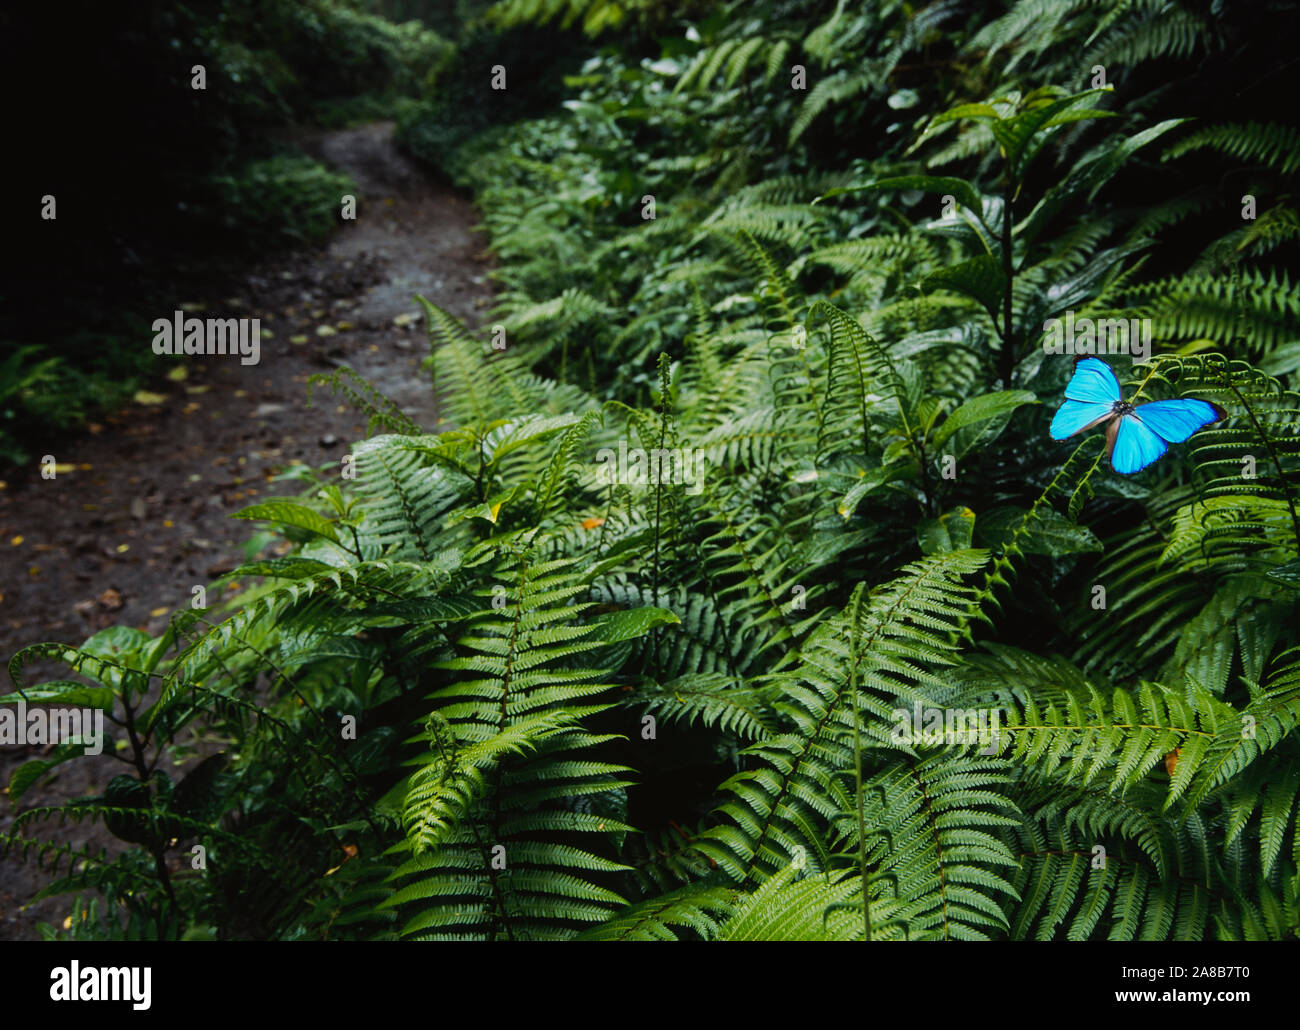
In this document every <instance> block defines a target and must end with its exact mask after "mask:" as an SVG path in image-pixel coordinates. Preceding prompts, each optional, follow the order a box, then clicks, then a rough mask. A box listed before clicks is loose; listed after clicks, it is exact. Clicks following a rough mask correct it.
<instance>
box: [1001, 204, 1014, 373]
mask: <svg viewBox="0 0 1300 1030" xmlns="http://www.w3.org/2000/svg"><path fill="white" fill-rule="evenodd" d="M1014 208H1015V199H1014V197H1013V196H1012V192H1011V184H1010V183H1008V184H1007V193H1006V197H1005V199H1004V200H1003V202H1002V388H1003V389H1004V390H1010V389H1011V376H1012V374H1013V373H1014V372H1015V369H1016V341H1015V338H1014V336H1013V334H1012V330H1011V286H1012V283H1013V282H1014V281H1015V269H1014V268H1013V267H1012V263H1011V222H1012V211H1013V210H1014Z"/></svg>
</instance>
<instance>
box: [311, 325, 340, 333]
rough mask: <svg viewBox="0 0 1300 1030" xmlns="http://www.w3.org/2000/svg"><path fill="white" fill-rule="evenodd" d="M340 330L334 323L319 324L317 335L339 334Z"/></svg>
mask: <svg viewBox="0 0 1300 1030" xmlns="http://www.w3.org/2000/svg"><path fill="white" fill-rule="evenodd" d="M338 334H339V331H338V330H337V329H335V328H334V327H333V326H332V325H318V326H317V327H316V335H317V336H338Z"/></svg>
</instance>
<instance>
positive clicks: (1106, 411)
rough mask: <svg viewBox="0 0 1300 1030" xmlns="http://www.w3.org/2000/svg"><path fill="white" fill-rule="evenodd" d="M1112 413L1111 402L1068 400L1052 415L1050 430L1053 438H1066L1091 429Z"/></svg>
mask: <svg viewBox="0 0 1300 1030" xmlns="http://www.w3.org/2000/svg"><path fill="white" fill-rule="evenodd" d="M1110 414H1111V406H1110V405H1109V404H1091V403H1087V402H1085V401H1066V402H1065V403H1064V404H1062V405H1061V406H1060V407H1059V408H1058V409H1057V410H1056V414H1055V415H1054V416H1053V417H1052V426H1051V429H1050V430H1049V432H1050V433H1051V434H1052V439H1053V440H1064V439H1066V438H1067V437H1071V436H1073V435H1074V434H1075V433H1081V432H1083V431H1084V430H1085V429H1091V428H1092V427H1093V426H1095V425H1096V424H1097V423H1098V422H1103V421H1105V420H1106V419H1107V418H1109V417H1110Z"/></svg>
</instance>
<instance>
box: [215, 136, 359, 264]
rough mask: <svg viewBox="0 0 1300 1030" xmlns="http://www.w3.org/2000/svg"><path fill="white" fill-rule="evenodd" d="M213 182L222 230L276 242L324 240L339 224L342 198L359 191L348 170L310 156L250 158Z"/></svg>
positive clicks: (247, 239) (233, 235)
mask: <svg viewBox="0 0 1300 1030" xmlns="http://www.w3.org/2000/svg"><path fill="white" fill-rule="evenodd" d="M211 185H212V190H213V192H214V199H213V202H212V203H213V210H212V217H213V219H214V221H219V225H220V228H221V230H222V231H224V232H225V233H227V234H229V235H230V236H232V237H236V238H238V239H240V240H242V241H245V242H247V241H250V240H252V241H260V242H262V243H266V244H269V245H272V246H274V245H277V244H279V245H284V244H287V243H299V244H302V243H311V242H316V241H319V240H321V239H324V238H325V237H326V236H328V235H329V233H330V231H331V230H332V229H333V228H334V227H335V226H336V225H338V212H339V210H340V207H339V203H340V201H339V198H340V197H342V196H343V195H344V194H346V193H352V194H355V193H356V185H355V184H354V183H353V182H352V180H351V179H350V178H349V177H348V176H347V175H343V174H341V173H339V172H334V171H331V170H330V169H328V168H326V167H325V166H324V165H322V164H321V163H320V162H318V161H315V160H313V159H312V158H309V157H289V156H281V157H272V158H267V159H265V160H257V161H250V162H249V163H248V164H246V165H243V166H242V167H240V168H238V169H236V170H234V171H233V172H231V173H230V174H228V175H218V176H214V177H213V179H212V183H211Z"/></svg>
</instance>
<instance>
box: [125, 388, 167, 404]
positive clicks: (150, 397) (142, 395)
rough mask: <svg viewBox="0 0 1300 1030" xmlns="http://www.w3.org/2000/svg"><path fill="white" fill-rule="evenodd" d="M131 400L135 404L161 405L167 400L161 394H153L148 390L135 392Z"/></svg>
mask: <svg viewBox="0 0 1300 1030" xmlns="http://www.w3.org/2000/svg"><path fill="white" fill-rule="evenodd" d="M131 400H133V401H135V402H136V404H163V403H165V402H166V400H167V398H166V396H164V395H163V394H161V393H153V392H152V391H150V390H136V392H135V396H133V397H132V398H131Z"/></svg>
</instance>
